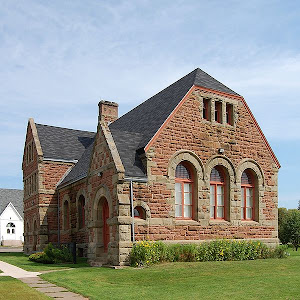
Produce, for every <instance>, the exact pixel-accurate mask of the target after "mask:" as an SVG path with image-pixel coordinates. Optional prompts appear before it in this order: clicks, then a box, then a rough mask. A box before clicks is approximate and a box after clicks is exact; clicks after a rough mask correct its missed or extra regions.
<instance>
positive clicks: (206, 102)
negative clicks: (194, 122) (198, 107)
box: [203, 99, 210, 121]
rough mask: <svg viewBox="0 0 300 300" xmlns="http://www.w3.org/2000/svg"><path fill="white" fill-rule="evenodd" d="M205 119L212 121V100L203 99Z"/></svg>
mask: <svg viewBox="0 0 300 300" xmlns="http://www.w3.org/2000/svg"><path fill="white" fill-rule="evenodd" d="M203 119H205V120H207V121H210V100H209V99H203Z"/></svg>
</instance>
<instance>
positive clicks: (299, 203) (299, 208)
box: [297, 200, 300, 210]
mask: <svg viewBox="0 0 300 300" xmlns="http://www.w3.org/2000/svg"><path fill="white" fill-rule="evenodd" d="M297 209H298V210H300V200H298V208H297Z"/></svg>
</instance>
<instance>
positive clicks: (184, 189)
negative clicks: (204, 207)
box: [175, 162, 193, 219]
mask: <svg viewBox="0 0 300 300" xmlns="http://www.w3.org/2000/svg"><path fill="white" fill-rule="evenodd" d="M175 176H176V179H175V217H176V218H183V219H191V218H192V210H193V180H192V176H191V171H190V169H189V168H188V165H187V163H184V162H183V163H180V164H179V165H178V166H177V167H176V173H175Z"/></svg>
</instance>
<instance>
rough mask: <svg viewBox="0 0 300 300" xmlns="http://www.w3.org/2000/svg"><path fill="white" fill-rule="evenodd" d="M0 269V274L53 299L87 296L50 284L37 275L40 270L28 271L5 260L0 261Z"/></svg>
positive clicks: (71, 299)
mask: <svg viewBox="0 0 300 300" xmlns="http://www.w3.org/2000/svg"><path fill="white" fill-rule="evenodd" d="M0 270H2V271H3V273H0V276H10V277H13V278H17V279H19V280H21V281H22V282H24V283H26V284H28V285H29V286H30V287H32V288H34V289H36V290H38V291H39V292H41V293H44V294H45V295H47V296H49V297H52V298H55V299H65V300H67V299H70V300H75V299H78V300H85V299H88V298H84V297H83V296H81V295H79V294H75V293H72V292H69V291H68V290H67V289H65V288H63V287H59V286H57V285H55V284H52V283H50V282H48V281H45V280H43V279H41V278H40V277H39V276H38V275H41V273H40V272H28V271H25V270H23V269H21V268H18V267H16V266H13V265H11V264H8V263H6V262H3V261H0Z"/></svg>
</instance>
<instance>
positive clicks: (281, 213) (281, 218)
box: [278, 207, 289, 244]
mask: <svg viewBox="0 0 300 300" xmlns="http://www.w3.org/2000/svg"><path fill="white" fill-rule="evenodd" d="M287 214H288V210H287V209H286V208H285V207H280V208H278V236H279V239H280V241H281V243H283V244H287V243H288V242H289V239H288V238H287V237H286V236H285V232H284V230H283V224H284V222H285V220H286V217H287Z"/></svg>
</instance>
